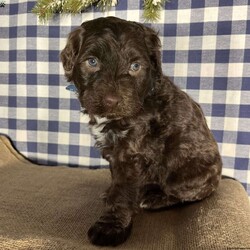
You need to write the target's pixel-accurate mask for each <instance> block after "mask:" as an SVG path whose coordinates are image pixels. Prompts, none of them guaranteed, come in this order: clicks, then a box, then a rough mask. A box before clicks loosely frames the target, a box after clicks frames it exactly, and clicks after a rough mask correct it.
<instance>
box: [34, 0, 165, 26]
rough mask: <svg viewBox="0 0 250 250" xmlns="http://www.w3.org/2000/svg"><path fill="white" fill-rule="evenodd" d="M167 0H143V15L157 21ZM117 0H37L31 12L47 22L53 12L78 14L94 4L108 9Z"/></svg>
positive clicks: (43, 21)
mask: <svg viewBox="0 0 250 250" xmlns="http://www.w3.org/2000/svg"><path fill="white" fill-rule="evenodd" d="M167 1H168V0H143V2H144V14H143V17H144V18H145V19H146V20H148V21H157V20H158V19H159V18H160V11H161V9H162V7H163V5H164V3H165V2H167ZM117 3H118V0H37V3H36V5H35V7H34V8H33V9H32V12H33V13H35V14H36V15H37V16H38V18H39V21H40V22H42V23H45V22H47V21H48V20H49V19H51V18H52V17H53V16H54V15H55V14H58V13H60V14H79V13H82V12H83V11H86V10H87V9H88V8H89V7H90V6H96V7H97V8H99V9H101V10H102V11H106V10H109V9H110V8H111V7H112V6H116V5H117Z"/></svg>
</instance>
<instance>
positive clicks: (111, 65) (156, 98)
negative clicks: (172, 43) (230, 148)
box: [61, 17, 222, 246]
mask: <svg viewBox="0 0 250 250" xmlns="http://www.w3.org/2000/svg"><path fill="white" fill-rule="evenodd" d="M160 54H161V53H160V40H159V38H158V36H157V34H156V32H155V31H153V30H152V29H150V28H148V27H145V26H143V25H141V24H138V23H135V22H129V21H125V20H121V19H118V18H115V17H108V18H99V19H95V20H92V21H88V22H84V23H83V24H82V25H81V26H80V27H79V28H77V29H76V30H74V31H72V32H71V33H70V34H69V37H68V41H67V44H66V47H65V48H64V49H63V51H62V53H61V60H62V63H63V67H64V70H65V76H66V78H67V80H68V81H73V82H74V84H75V85H76V87H77V90H78V95H79V96H78V98H79V101H80V103H81V106H82V107H83V109H84V113H86V114H88V115H89V118H90V122H89V126H90V130H91V132H92V134H93V135H94V137H95V139H96V141H97V142H96V145H97V147H98V148H99V149H100V151H101V153H102V155H103V157H104V158H105V159H107V160H108V161H109V163H110V169H111V175H112V183H111V186H110V188H109V189H108V190H107V192H106V193H105V195H104V201H105V211H104V212H103V215H102V216H101V217H100V218H99V219H98V220H97V222H96V223H95V224H94V225H93V226H92V227H91V228H90V229H89V231H88V236H89V239H90V241H91V242H92V243H93V244H96V245H113V246H115V245H118V244H120V243H122V242H124V241H125V240H126V239H127V238H128V236H129V234H130V232H131V227H132V218H133V215H134V214H135V213H137V212H138V211H139V210H140V209H142V208H143V209H147V210H156V209H161V208H166V207H169V206H172V205H175V204H178V203H183V202H192V201H196V200H201V199H203V198H205V197H207V196H209V195H210V194H211V193H212V192H214V191H215V189H216V187H217V186H218V184H219V181H220V179H221V168H222V162H221V157H220V155H219V152H218V147H217V143H216V142H215V140H214V138H213V135H212V134H211V132H210V130H209V129H208V126H207V124H206V121H205V118H204V115H203V112H202V110H201V108H200V106H199V105H198V104H197V103H196V102H194V101H193V100H192V99H191V98H190V97H189V96H188V95H187V94H186V93H184V92H183V91H181V90H180V89H179V88H178V87H176V86H175V85H174V84H173V83H172V82H171V81H170V80H169V78H168V77H166V76H164V75H163V74H162V69H161V56H160Z"/></svg>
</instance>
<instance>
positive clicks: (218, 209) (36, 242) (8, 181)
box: [0, 136, 250, 250]
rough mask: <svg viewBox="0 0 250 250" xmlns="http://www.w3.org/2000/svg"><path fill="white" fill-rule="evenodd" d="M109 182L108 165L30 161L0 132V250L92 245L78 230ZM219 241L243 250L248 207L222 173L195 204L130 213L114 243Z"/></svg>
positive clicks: (248, 239) (206, 244) (202, 245)
mask: <svg viewBox="0 0 250 250" xmlns="http://www.w3.org/2000/svg"><path fill="white" fill-rule="evenodd" d="M109 182H110V173H109V170H85V169H72V168H67V167H46V166H38V165H34V164H31V163H30V162H28V161H27V160H25V159H24V158H23V157H22V156H21V155H19V154H18V153H17V152H16V151H15V150H14V149H13V148H12V146H11V145H10V142H9V140H8V139H7V138H6V137H4V136H0V190H1V192H0V249H11V250H13V249H25V250H26V249H60V250H61V249H70V250H71V249H83V250H85V249H86V250H89V249H90V250H91V249H97V248H96V247H95V246H92V245H91V244H90V243H89V241H88V239H87V235H86V233H87V230H88V228H89V227H90V225H91V224H92V223H94V222H95V220H96V219H97V218H98V216H99V215H100V214H101V212H102V210H103V204H102V201H101V199H99V196H100V194H101V193H102V192H103V191H104V190H105V189H106V188H107V187H108V185H109ZM227 247H231V248H247V249H250V206H249V202H248V197H247V193H246V192H245V190H244V188H243V187H242V185H241V184H240V183H239V182H237V181H234V180H227V179H226V180H222V181H221V185H220V187H219V189H218V191H217V192H216V193H215V194H214V195H212V196H211V197H209V198H208V199H206V200H204V201H202V202H198V203H194V204H190V205H186V206H184V207H181V208H174V209H170V210H168V211H164V212H154V213H153V212H142V213H141V214H139V215H137V217H136V218H135V221H134V226H133V230H132V235H131V237H130V238H129V239H128V241H127V242H125V243H124V244H123V245H121V246H118V247H117V249H135V250H137V249H152V250H153V249H156V250H158V249H162V250H168V249H170V250H174V249H178V250H180V249H192V250H193V249H205V250H209V249H226V248H227ZM101 249H110V248H105V247H104V248H101Z"/></svg>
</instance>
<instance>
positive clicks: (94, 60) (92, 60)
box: [87, 57, 98, 67]
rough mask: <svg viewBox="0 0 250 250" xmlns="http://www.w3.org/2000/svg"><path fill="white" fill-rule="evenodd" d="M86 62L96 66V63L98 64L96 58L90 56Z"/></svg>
mask: <svg viewBox="0 0 250 250" xmlns="http://www.w3.org/2000/svg"><path fill="white" fill-rule="evenodd" d="M87 63H88V65H89V66H90V67H96V66H97V64H98V61H97V59H96V58H94V57H91V58H89V59H88V60H87Z"/></svg>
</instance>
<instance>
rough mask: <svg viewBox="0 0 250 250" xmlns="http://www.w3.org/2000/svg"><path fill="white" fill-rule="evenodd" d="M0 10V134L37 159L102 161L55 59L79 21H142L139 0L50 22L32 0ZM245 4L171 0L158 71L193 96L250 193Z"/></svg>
mask: <svg viewBox="0 0 250 250" xmlns="http://www.w3.org/2000/svg"><path fill="white" fill-rule="evenodd" d="M5 3H6V5H5V7H2V8H0V132H1V133H2V134H7V135H8V136H9V137H10V138H11V139H12V140H13V142H14V144H15V146H16V148H17V149H18V150H19V151H21V152H22V153H23V154H24V155H25V156H27V157H28V158H29V159H31V160H33V161H35V162H38V163H42V164H66V165H69V166H84V167H91V168H96V167H100V166H101V167H104V166H107V163H106V162H105V161H104V160H102V159H101V158H100V155H99V153H98V151H97V150H96V149H95V148H94V147H93V144H94V141H93V139H92V138H91V136H90V135H89V130H88V127H87V125H86V123H87V120H88V119H87V117H85V116H83V115H81V113H80V112H79V111H80V106H79V104H78V101H77V99H76V96H75V94H74V93H73V92H70V91H67V90H66V89H65V87H66V86H67V83H66V81H65V79H64V76H63V69H62V66H61V64H60V62H59V53H60V51H61V50H62V49H63V47H64V46H65V42H66V37H67V34H68V33H69V32H70V31H71V30H72V29H73V28H75V27H76V26H78V25H79V24H81V23H82V22H83V21H86V20H89V19H93V18H97V17H101V16H108V15H114V16H117V17H120V18H124V19H127V20H133V21H141V22H143V19H142V14H143V10H142V8H143V7H142V6H143V4H142V3H143V1H142V0H141V1H135V0H120V1H119V4H118V5H117V7H116V8H112V9H111V10H110V11H109V12H108V13H107V12H106V13H102V12H98V11H97V10H94V9H92V10H90V11H89V12H88V13H83V14H82V15H77V16H63V17H60V16H57V17H55V18H54V19H53V20H51V21H50V22H49V24H48V25H41V24H39V23H38V20H37V17H36V16H35V15H33V14H32V13H31V9H32V7H33V6H34V4H35V2H34V1H28V0H19V1H17V0H12V1H5ZM249 6H250V1H249V0H237V1H233V0H204V1H198V0H178V1H177V0H171V2H169V3H166V5H165V10H164V11H162V13H161V19H160V21H159V22H158V23H155V24H148V25H150V26H152V27H154V28H155V29H156V30H157V31H159V35H160V38H161V41H162V44H163V45H162V48H163V51H162V61H163V71H164V73H165V74H167V75H169V76H170V77H171V78H172V79H173V80H174V81H175V83H176V84H177V85H179V86H180V87H181V88H182V89H183V90H185V91H186V92H187V93H189V94H190V95H191V96H192V97H193V98H194V99H195V100H196V101H198V102H199V103H200V104H201V106H202V108H203V110H204V113H205V115H206V118H207V122H208V125H209V127H210V128H211V130H212V131H213V133H214V136H215V138H216V140H217V142H218V144H219V149H220V152H221V155H222V157H223V162H224V169H223V173H224V174H226V175H230V176H234V177H236V178H237V179H239V180H240V181H241V182H242V183H243V185H244V186H245V188H246V189H247V190H248V193H249V195H250V163H249V162H250V161H249V157H250V147H249V144H250V7H249Z"/></svg>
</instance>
